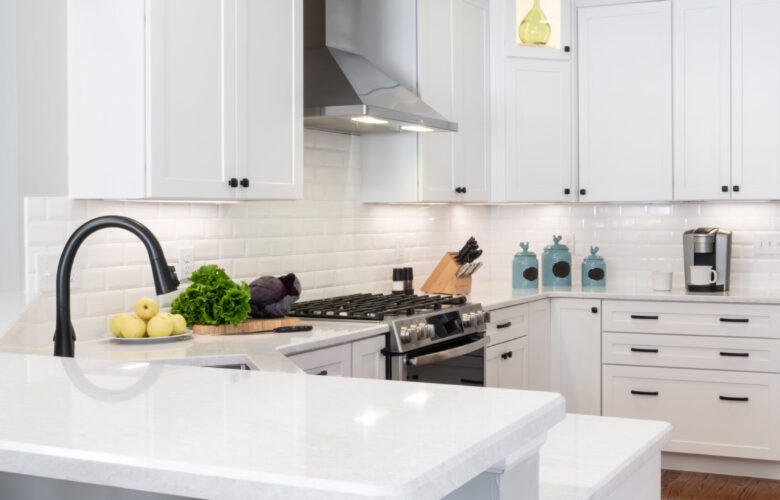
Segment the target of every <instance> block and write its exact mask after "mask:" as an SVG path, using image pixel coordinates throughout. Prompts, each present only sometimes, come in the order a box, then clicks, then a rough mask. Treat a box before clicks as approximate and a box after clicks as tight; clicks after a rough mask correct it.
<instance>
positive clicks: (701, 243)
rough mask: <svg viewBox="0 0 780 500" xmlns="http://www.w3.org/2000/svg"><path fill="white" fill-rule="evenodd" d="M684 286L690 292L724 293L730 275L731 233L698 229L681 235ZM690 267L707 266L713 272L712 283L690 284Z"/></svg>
mask: <svg viewBox="0 0 780 500" xmlns="http://www.w3.org/2000/svg"><path fill="white" fill-rule="evenodd" d="M683 252H684V261H685V286H686V287H687V288H688V290H690V291H691V292H725V291H727V290H728V289H729V281H730V278H731V276H730V274H731V231H724V230H723V229H719V228H717V227H700V228H697V229H690V230H688V231H685V233H683ZM691 266H709V267H710V268H711V269H714V270H715V273H716V278H715V282H714V283H710V284H706V285H705V284H693V283H691Z"/></svg>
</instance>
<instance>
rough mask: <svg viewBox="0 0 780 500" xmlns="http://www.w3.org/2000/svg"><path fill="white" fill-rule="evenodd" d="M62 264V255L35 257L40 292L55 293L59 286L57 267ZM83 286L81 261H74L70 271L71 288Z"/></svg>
mask: <svg viewBox="0 0 780 500" xmlns="http://www.w3.org/2000/svg"><path fill="white" fill-rule="evenodd" d="M59 264H60V254H58V253H41V254H38V255H36V256H35V276H36V278H37V283H36V284H37V289H38V292H39V293H40V292H53V291H54V288H55V286H56V285H57V267H58V266H59ZM80 286H81V266H80V265H79V259H76V260H74V261H73V267H71V271H70V288H71V289H74V288H79V287H80Z"/></svg>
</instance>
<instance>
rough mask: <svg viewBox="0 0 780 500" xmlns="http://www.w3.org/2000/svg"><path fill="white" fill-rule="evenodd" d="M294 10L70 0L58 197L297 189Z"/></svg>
mask: <svg viewBox="0 0 780 500" xmlns="http://www.w3.org/2000/svg"><path fill="white" fill-rule="evenodd" d="M302 12H303V11H302V1H301V0H295V1H292V2H279V3H278V5H277V4H276V3H274V4H265V3H262V4H261V3H258V2H251V1H249V0H224V1H223V0H156V1H154V2H143V1H140V0H139V1H134V2H127V1H119V0H111V1H106V0H101V1H96V0H70V1H69V8H68V108H69V109H68V114H69V116H68V136H69V137H68V140H69V182H70V186H69V192H70V196H71V197H73V198H128V199H133V198H139V199H140V198H154V199H216V200H221V199H226V200H229V199H272V198H298V197H300V196H301V195H302V165H303V136H302V134H303V123H302V104H303V103H302V96H303V93H302V39H300V38H301V37H300V33H301V29H302Z"/></svg>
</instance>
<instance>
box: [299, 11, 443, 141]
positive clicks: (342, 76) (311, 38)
mask: <svg viewBox="0 0 780 500" xmlns="http://www.w3.org/2000/svg"><path fill="white" fill-rule="evenodd" d="M303 12H304V13H303V16H304V62H303V81H304V84H303V103H304V111H303V116H304V120H303V124H304V127H306V128H311V129H318V130H326V131H331V132H342V133H349V134H368V133H398V132H455V131H457V130H458V124H457V123H454V122H451V121H449V120H447V119H446V118H444V117H443V116H442V115H440V114H439V113H437V112H436V111H435V110H434V109H433V108H431V107H430V106H428V105H427V104H425V103H424V102H423V101H422V100H421V99H420V98H419V97H418V96H417V95H416V94H415V93H414V92H412V91H410V90H409V89H407V88H405V87H404V86H403V85H401V84H400V83H398V82H397V81H395V80H393V79H392V78H390V77H389V76H387V75H386V74H385V73H384V72H382V71H381V70H380V69H379V68H377V67H376V66H374V65H373V64H372V63H371V62H370V61H368V60H367V59H366V58H364V57H362V56H360V55H358V54H354V53H352V52H346V51H344V50H339V49H336V48H333V47H327V46H326V45H325V0H304V11H303Z"/></svg>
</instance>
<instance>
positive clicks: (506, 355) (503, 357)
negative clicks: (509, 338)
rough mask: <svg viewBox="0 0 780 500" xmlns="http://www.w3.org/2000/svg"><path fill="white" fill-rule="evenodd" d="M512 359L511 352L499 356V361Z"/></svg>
mask: <svg viewBox="0 0 780 500" xmlns="http://www.w3.org/2000/svg"><path fill="white" fill-rule="evenodd" d="M511 357H512V351H509V352H505V353H502V354H501V359H509V358H511Z"/></svg>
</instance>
